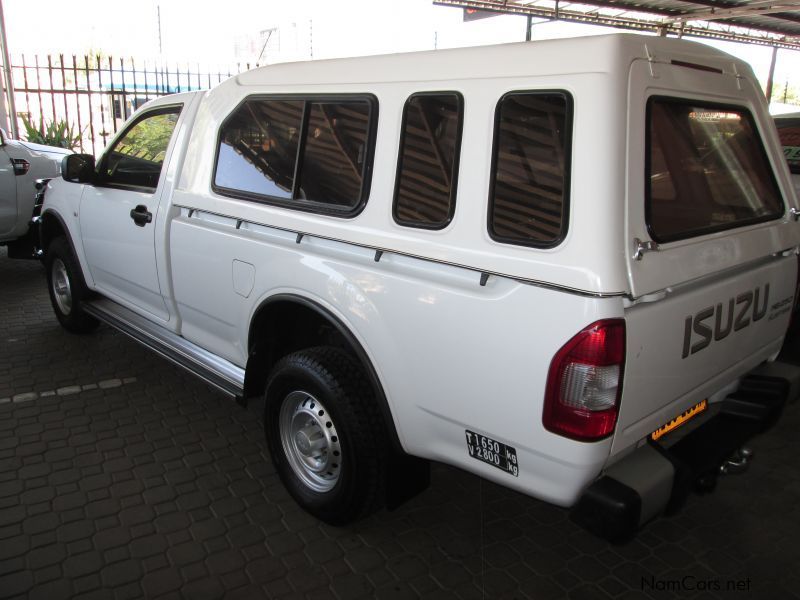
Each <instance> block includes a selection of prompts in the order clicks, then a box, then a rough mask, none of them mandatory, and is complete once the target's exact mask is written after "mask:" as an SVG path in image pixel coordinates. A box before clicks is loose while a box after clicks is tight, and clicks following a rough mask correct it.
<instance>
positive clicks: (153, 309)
mask: <svg viewBox="0 0 800 600" xmlns="http://www.w3.org/2000/svg"><path fill="white" fill-rule="evenodd" d="M158 198H159V196H158V194H157V193H155V194H151V193H147V192H135V191H132V190H121V189H114V188H108V187H96V186H91V185H89V186H86V190H85V191H84V193H83V199H82V200H81V239H82V240H83V249H84V252H85V253H86V259H87V261H88V263H89V270H90V271H91V273H92V278H93V279H94V283H95V287H96V289H97V290H98V291H100V292H103V293H104V294H107V295H109V296H116V297H118V298H121V299H123V300H127V301H128V302H130V303H132V304H134V305H136V306H138V307H139V308H140V310H144V311H146V312H147V313H150V314H151V315H153V316H155V317H157V318H158V319H161V320H163V321H166V320H167V319H168V313H167V306H166V304H165V303H164V299H163V297H162V295H161V288H160V286H159V283H158V272H157V271H156V255H155V244H154V239H155V238H154V233H155V227H154V226H153V224H152V223H149V224H147V225H146V226H144V227H139V226H138V225H136V224H135V223H134V222H133V219H131V217H130V212H131V210H133V209H134V207H136V206H138V205H144V206H146V207H147V209H148V210H149V211H150V212H152V213H155V212H156V211H157V209H156V207H157V205H158Z"/></svg>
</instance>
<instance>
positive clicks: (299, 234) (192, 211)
mask: <svg viewBox="0 0 800 600" xmlns="http://www.w3.org/2000/svg"><path fill="white" fill-rule="evenodd" d="M173 206H176V207H178V208H180V209H184V210H187V211H188V215H187V218H189V219H192V218H197V215H198V213H205V214H208V215H214V216H217V217H223V218H225V219H231V220H233V221H235V222H236V223H238V224H239V226H238V227H237V229H240V228H241V224H243V223H247V224H250V225H258V226H259V227H269V228H270V229H275V230H276V231H285V232H287V233H291V234H294V235H295V236H296V240H297V243H298V244H299V243H300V242H301V241H302V239H303V238H304V237H313V238H317V239H320V240H327V241H330V242H339V243H341V244H348V245H350V246H356V247H357V248H366V249H367V250H372V251H374V252H376V253H378V252H379V253H380V254H381V256H382V255H383V254H384V253H389V254H396V255H398V256H407V257H409V258H416V259H417V260H424V261H426V262H431V263H436V264H440V265H446V266H449V267H456V268H459V269H465V270H467V271H472V272H474V273H477V274H478V275H480V277H481V279H480V280H479V281H481V280H482V278H483V276H484V275H494V276H496V277H503V278H505V279H510V280H512V281H516V282H519V283H523V284H525V285H532V286H534V287H540V288H545V289H549V290H557V291H561V292H569V293H571V294H576V295H578V296H585V297H589V298H618V297H624V298H627V297H630V296H629V295H628V294H627V293H626V292H611V293H603V292H590V291H587V290H581V289H577V288H571V287H568V286H563V285H557V284H554V283H547V282H544V281H539V280H537V279H527V278H525V277H518V276H516V275H508V274H505V273H500V272H498V271H487V270H486V269H479V268H476V267H470V266H467V265H462V264H460V263H454V262H449V261H445V260H439V259H437V258H429V257H426V256H420V255H418V254H411V253H409V252H401V251H399V250H392V249H391V248H383V247H380V246H369V245H367V244H359V243H357V242H351V241H348V240H342V239H339V238H334V237H329V236H325V235H319V234H317V233H309V232H307V231H299V230H297V229H288V228H286V227H278V226H277V225H270V224H269V223H259V222H257V221H245V220H243V219H240V218H238V217H232V216H230V215H225V214H222V213H216V212H212V211H210V210H205V209H199V208H191V207H189V206H186V205H185V204H174V205H173ZM376 262H377V261H376Z"/></svg>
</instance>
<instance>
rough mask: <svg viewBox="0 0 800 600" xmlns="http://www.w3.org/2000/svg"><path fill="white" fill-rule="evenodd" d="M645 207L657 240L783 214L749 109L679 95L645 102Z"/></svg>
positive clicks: (779, 197)
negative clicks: (689, 98)
mask: <svg viewBox="0 0 800 600" xmlns="http://www.w3.org/2000/svg"><path fill="white" fill-rule="evenodd" d="M645 185H646V190H645V193H646V205H645V208H646V213H647V226H648V228H649V230H650V234H651V236H652V237H653V239H654V240H656V241H657V242H670V241H674V240H680V239H686V238H690V237H694V236H698V235H702V234H706V233H712V232H715V231H723V230H726V229H732V228H734V227H740V226H743V225H748V224H752V223H760V222H762V221H769V220H771V219H777V218H779V217H780V216H781V215H783V210H784V209H783V200H782V199H781V194H780V191H779V190H778V186H777V184H776V182H775V176H774V174H773V172H772V168H771V167H770V164H769V160H768V159H767V154H766V152H765V151H764V146H763V144H762V143H761V139H760V137H759V134H758V130H757V129H756V126H755V123H754V121H753V117H752V116H751V115H750V112H749V111H747V110H746V109H744V108H742V107H733V106H726V105H719V104H711V103H705V102H696V101H690V100H684V99H678V98H666V97H653V98H650V100H649V101H648V104H647V158H646V184H645Z"/></svg>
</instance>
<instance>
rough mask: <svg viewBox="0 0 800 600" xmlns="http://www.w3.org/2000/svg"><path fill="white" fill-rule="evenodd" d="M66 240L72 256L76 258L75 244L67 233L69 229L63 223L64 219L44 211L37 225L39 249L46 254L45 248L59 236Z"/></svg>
mask: <svg viewBox="0 0 800 600" xmlns="http://www.w3.org/2000/svg"><path fill="white" fill-rule="evenodd" d="M62 235H63V236H64V237H65V238H67V243H68V244H69V247H70V250H72V254H73V255H74V256H75V257H76V258H77V257H78V256H79V255H78V253H77V252H76V251H75V244H74V242H73V241H72V236H71V235H70V233H69V227H67V223H66V222H65V221H64V218H63V217H62V216H61V215H60V214H58V213H57V212H56V211H54V210H45V211H44V212H43V213H42V222H41V224H40V225H39V243H40V245H41V249H42V250H43V251H45V252H47V247H48V246H49V245H50V242H52V241H53V240H54V239H56V238H57V237H59V236H62Z"/></svg>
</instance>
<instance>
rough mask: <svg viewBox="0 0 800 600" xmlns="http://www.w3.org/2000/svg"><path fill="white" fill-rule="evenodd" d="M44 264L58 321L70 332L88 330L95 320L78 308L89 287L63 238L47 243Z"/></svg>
mask: <svg viewBox="0 0 800 600" xmlns="http://www.w3.org/2000/svg"><path fill="white" fill-rule="evenodd" d="M44 264H45V269H46V270H47V289H48V291H49V292H50V303H51V304H52V305H53V311H54V312H55V313H56V318H57V319H58V322H59V323H61V326H62V327H64V329H66V330H67V331H71V332H73V333H87V332H89V331H92V330H93V329H94V328H95V327H97V325H98V321H97V319H95V318H94V317H92V316H90V315H87V314H86V313H85V312H83V309H82V308H81V302H82V301H83V300H85V299H86V298H87V297H88V295H89V290H88V289H87V287H86V284H85V283H84V281H83V276H82V275H81V269H80V265H79V264H78V261H77V259H76V258H75V255H74V254H73V253H72V249H71V248H70V246H69V242H67V240H66V238H64V237H58V238H56V239H54V240H53V241H52V242H51V243H50V245H49V246H48V248H47V252H46V253H45V259H44Z"/></svg>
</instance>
